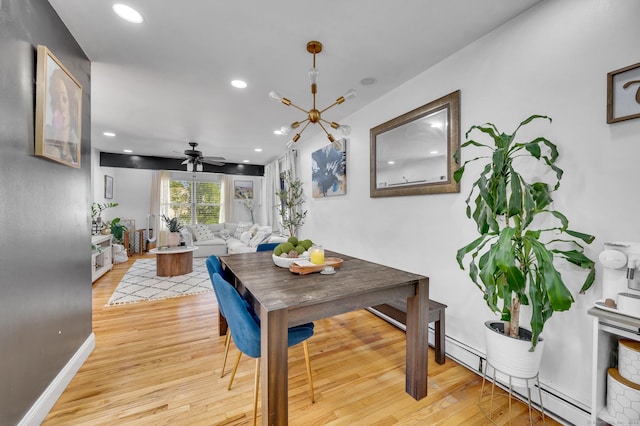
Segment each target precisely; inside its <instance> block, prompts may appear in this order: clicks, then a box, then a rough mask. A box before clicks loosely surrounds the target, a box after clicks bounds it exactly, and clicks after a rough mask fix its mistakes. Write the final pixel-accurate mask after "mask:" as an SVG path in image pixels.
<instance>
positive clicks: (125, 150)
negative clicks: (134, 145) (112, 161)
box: [122, 149, 133, 154]
mask: <svg viewBox="0 0 640 426" xmlns="http://www.w3.org/2000/svg"><path fill="white" fill-rule="evenodd" d="M122 152H126V153H127V154H131V153H132V152H133V151H132V150H130V149H123V150H122Z"/></svg>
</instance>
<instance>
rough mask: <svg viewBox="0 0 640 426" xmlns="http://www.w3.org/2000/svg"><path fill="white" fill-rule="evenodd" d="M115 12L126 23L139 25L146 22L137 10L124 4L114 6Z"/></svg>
mask: <svg viewBox="0 0 640 426" xmlns="http://www.w3.org/2000/svg"><path fill="white" fill-rule="evenodd" d="M113 11H114V12H115V13H116V15H118V16H119V17H121V18H122V19H124V20H125V21H127V22H131V23H133V24H139V23H141V22H142V21H143V20H144V19H143V18H142V15H140V13H139V12H138V11H137V10H135V9H133V8H131V7H129V6H127V5H124V4H122V3H116V4H114V5H113Z"/></svg>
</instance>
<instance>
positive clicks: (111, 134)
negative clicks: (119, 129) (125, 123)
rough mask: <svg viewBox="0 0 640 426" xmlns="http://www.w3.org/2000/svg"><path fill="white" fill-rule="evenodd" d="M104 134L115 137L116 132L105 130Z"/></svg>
mask: <svg viewBox="0 0 640 426" xmlns="http://www.w3.org/2000/svg"><path fill="white" fill-rule="evenodd" d="M103 135H105V136H109V137H110V138H113V137H115V135H116V134H115V133H113V132H104V133H103Z"/></svg>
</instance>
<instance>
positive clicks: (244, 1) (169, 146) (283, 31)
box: [49, 0, 540, 165]
mask: <svg viewBox="0 0 640 426" xmlns="http://www.w3.org/2000/svg"><path fill="white" fill-rule="evenodd" d="M115 1H116V0H49V3H50V4H51V5H52V6H53V8H54V9H55V10H56V12H57V13H58V15H60V17H61V19H62V20H63V21H64V23H65V24H66V26H67V27H68V28H69V30H70V31H71V33H72V34H73V36H74V37H75V39H76V40H77V42H78V43H79V44H80V46H81V47H82V49H83V50H84V52H85V53H86V55H87V56H88V57H89V59H90V60H91V62H92V66H91V140H92V146H93V147H96V148H98V149H99V150H100V151H104V152H115V153H121V152H122V150H123V149H125V148H129V149H132V150H133V151H134V154H139V155H155V156H178V157H179V156H180V153H182V151H184V150H185V149H187V148H188V145H187V142H188V141H190V140H196V141H198V142H199V143H200V146H199V147H198V148H199V149H200V150H201V151H202V152H203V154H204V155H205V156H222V157H225V158H226V159H227V161H228V162H233V163H241V162H242V161H244V160H249V162H250V163H251V164H262V165H264V164H267V163H269V162H270V161H272V160H273V159H275V158H276V157H278V156H279V155H281V154H282V153H283V152H284V151H285V150H286V143H287V141H288V140H289V139H290V138H291V135H289V137H287V136H277V135H274V134H273V131H274V130H276V129H278V128H280V127H281V126H282V125H287V124H290V123H291V122H293V121H302V120H303V119H304V118H306V116H305V115H304V113H302V112H301V111H298V110H296V109H294V108H293V107H286V106H284V105H283V104H281V103H277V102H274V101H272V100H270V99H269V97H268V93H269V92H270V91H271V90H276V91H277V92H278V93H280V94H281V95H283V96H285V97H287V98H289V99H291V100H292V101H293V102H294V103H296V104H297V105H299V106H300V107H302V108H304V109H310V108H311V106H312V97H311V93H310V87H309V80H308V76H307V72H308V69H309V68H310V67H311V65H312V59H313V57H312V55H311V54H309V53H308V52H307V51H306V44H307V42H308V41H310V40H318V41H320V42H321V43H322V44H323V46H324V47H323V51H322V53H320V54H319V55H317V59H316V66H317V68H318V70H319V72H320V76H319V81H318V95H317V107H318V109H322V108H324V107H326V106H328V105H330V104H331V103H333V102H334V101H335V100H336V98H338V97H339V96H341V95H343V94H344V93H346V92H347V91H348V90H349V89H352V88H353V89H355V90H356V91H357V92H358V96H357V97H356V98H355V99H353V100H351V101H347V102H345V103H343V104H342V105H338V106H335V107H333V108H332V109H330V110H328V111H327V112H325V113H323V115H322V117H323V118H324V119H326V120H329V121H336V122H341V120H342V119H343V118H344V117H347V116H349V115H350V114H352V113H354V112H355V111H357V110H358V109H360V108H362V107H363V106H365V105H366V104H368V103H370V102H372V101H373V100H375V99H376V98H379V97H380V96H382V95H384V94H385V93H387V92H388V91H390V90H391V89H393V88H394V87H397V86H399V85H400V84H402V83H403V82H405V81H407V80H409V79H411V78H412V77H414V76H416V75H417V74H419V73H421V72H422V71H424V70H425V69H427V68H429V67H430V66H432V65H433V64H435V63H437V62H439V61H441V60H442V59H444V58H446V57H447V56H449V55H451V54H452V53H453V52H455V51H457V50H459V49H461V48H462V47H464V46H465V45H467V44H469V43H471V42H473V41H474V40H476V39H478V38H479V37H481V36H483V35H484V34H486V33H488V32H490V31H491V30H493V29H494V28H496V27H498V26H500V25H501V24H502V23H504V22H506V21H508V20H510V19H511V18H513V17H514V16H516V15H518V14H520V13H522V12H523V11H524V10H526V9H528V8H530V7H532V6H533V5H535V4H536V3H538V2H539V1H540V0H402V1H392V0H387V1H384V0H348V1H346V0H325V1H318V0H316V1H309V0H271V1H264V0H235V1H234V0H227V1H223V0H182V1H176V0H122V2H123V3H125V4H127V5H129V6H132V7H134V8H135V9H137V10H138V11H139V12H140V13H141V14H142V15H143V17H144V19H145V21H144V22H143V23H142V24H138V25H136V24H131V23H127V22H125V21H123V20H121V19H120V18H118V17H117V16H116V15H115V14H114V13H113V12H112V9H111V6H112V3H114V2H115ZM54 54H55V52H54ZM368 77H372V78H375V80H376V83H375V84H373V85H368V86H365V85H362V84H361V83H360V81H361V80H362V79H363V78H368ZM236 78H237V79H242V80H245V81H246V82H247V83H248V87H247V88H246V89H244V90H240V89H236V88H234V87H232V86H231V85H230V81H231V80H233V79H236ZM426 101H428V99H426V100H425V102H426ZM341 124H349V123H341ZM105 131H112V132H114V133H116V134H117V136H116V137H115V138H108V137H106V136H104V135H103V132H105ZM316 131H321V130H320V129H319V128H318V126H312V127H311V126H310V127H309V128H308V129H307V130H306V131H305V132H304V133H303V135H302V138H301V139H300V141H299V142H298V143H299V144H304V142H305V138H308V137H309V136H310V135H311V134H312V133H313V132H316ZM332 133H333V134H334V136H336V138H337V139H338V138H339V137H341V134H340V132H339V131H333V132H332ZM255 148H262V150H263V151H262V152H260V153H257V152H254V149H255Z"/></svg>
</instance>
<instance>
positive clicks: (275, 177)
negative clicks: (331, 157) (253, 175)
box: [264, 150, 298, 232]
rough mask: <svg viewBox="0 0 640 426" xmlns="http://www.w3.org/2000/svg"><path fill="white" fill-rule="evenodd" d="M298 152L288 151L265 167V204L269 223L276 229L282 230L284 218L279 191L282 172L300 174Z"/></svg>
mask: <svg viewBox="0 0 640 426" xmlns="http://www.w3.org/2000/svg"><path fill="white" fill-rule="evenodd" d="M297 164H298V152H297V151H296V150H290V151H287V152H286V153H285V154H284V157H281V158H279V159H277V160H275V161H273V162H272V163H269V164H267V165H266V166H265V168H264V180H265V194H264V199H265V204H266V205H267V207H266V213H267V223H268V224H269V225H271V227H272V228H273V230H274V231H281V232H282V220H281V218H280V215H279V214H278V210H279V207H280V206H279V204H278V203H279V201H278V193H279V192H280V173H282V172H286V171H287V170H289V171H291V175H292V176H294V177H297V176H298V174H297V173H298V171H297V170H298V166H297Z"/></svg>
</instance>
